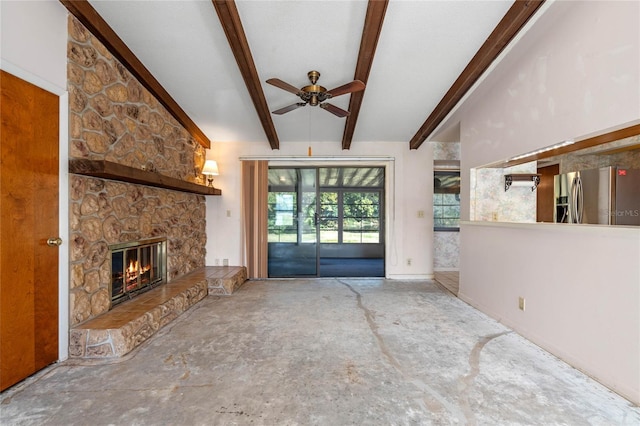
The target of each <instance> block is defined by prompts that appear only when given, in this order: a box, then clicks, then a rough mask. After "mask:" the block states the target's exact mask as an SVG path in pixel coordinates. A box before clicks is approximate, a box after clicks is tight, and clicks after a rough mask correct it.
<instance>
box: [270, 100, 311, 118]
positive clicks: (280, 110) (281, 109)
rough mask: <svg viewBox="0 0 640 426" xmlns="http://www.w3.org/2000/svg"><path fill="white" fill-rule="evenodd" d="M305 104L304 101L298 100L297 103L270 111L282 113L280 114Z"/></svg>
mask: <svg viewBox="0 0 640 426" xmlns="http://www.w3.org/2000/svg"><path fill="white" fill-rule="evenodd" d="M305 105H306V103H304V102H298V103H297V104H293V105H289V106H286V107H284V108H280V109H277V110H275V111H271V113H272V114H278V115H282V114H286V113H287V112H289V111H293V110H294V109H298V108H300V107H303V106H305Z"/></svg>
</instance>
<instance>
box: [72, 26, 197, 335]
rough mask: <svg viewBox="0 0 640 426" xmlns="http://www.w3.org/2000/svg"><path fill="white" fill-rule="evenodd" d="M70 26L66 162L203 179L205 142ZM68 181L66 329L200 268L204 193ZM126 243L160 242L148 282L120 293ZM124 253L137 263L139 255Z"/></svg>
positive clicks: (91, 179)
mask: <svg viewBox="0 0 640 426" xmlns="http://www.w3.org/2000/svg"><path fill="white" fill-rule="evenodd" d="M68 30H69V41H68V49H67V57H68V64H67V75H68V90H69V137H70V141H69V147H70V148H69V149H70V151H69V157H70V160H71V161H77V160H86V161H106V162H109V163H111V164H117V165H121V166H126V167H128V168H130V169H135V170H139V171H145V172H146V173H151V174H157V175H159V176H162V178H163V179H165V178H170V179H174V180H178V181H181V182H189V183H191V184H198V185H203V184H204V180H203V178H202V175H201V174H200V170H202V166H203V164H204V158H205V151H204V148H203V147H202V146H200V145H199V144H198V143H197V142H196V141H195V140H194V139H193V137H192V136H191V135H190V134H189V132H188V131H187V130H186V129H185V128H184V127H182V126H181V125H180V123H178V122H177V121H176V119H175V118H174V117H173V116H172V115H171V114H170V113H169V112H168V111H167V110H166V109H165V108H164V107H163V106H162V105H161V104H160V103H159V102H158V100H157V99H156V98H154V97H153V96H152V95H151V93H150V92H149V91H148V90H146V89H145V88H144V87H143V86H142V85H141V84H140V82H138V80H137V79H136V78H135V77H134V76H133V75H132V74H131V73H129V71H127V69H126V68H125V67H124V66H123V65H122V64H121V63H120V62H118V60H117V59H116V58H115V57H114V56H113V55H112V54H111V53H110V52H109V51H108V50H107V49H106V48H105V47H104V45H102V44H101V43H100V41H98V39H97V38H96V37H94V36H93V35H92V34H91V33H90V32H89V31H88V30H87V29H86V28H85V27H84V26H83V25H82V24H81V23H80V22H79V21H78V20H76V19H75V18H74V17H73V16H70V17H69V27H68ZM69 186H70V187H69V198H70V206H69V218H70V219H69V220H70V223H69V229H70V265H69V266H70V297H69V309H70V318H69V319H70V325H71V327H76V326H79V325H80V324H83V323H86V322H88V321H90V320H92V319H95V318H97V317H99V316H101V315H102V314H104V313H106V312H108V311H109V310H110V308H111V307H112V306H113V305H114V304H118V303H119V302H122V301H125V300H128V299H129V296H130V295H135V294H136V293H137V292H141V291H143V289H145V288H147V287H153V286H157V285H158V283H159V282H160V281H158V279H159V278H160V277H162V278H163V279H162V281H163V282H166V283H171V282H172V281H173V280H176V279H178V278H180V277H182V276H184V275H187V274H189V273H190V272H192V271H194V270H196V269H198V268H201V267H203V266H204V263H205V261H204V259H205V245H206V230H205V228H206V223H205V217H206V212H205V210H206V207H205V197H204V196H203V195H199V194H197V193H191V192H184V191H180V190H172V189H166V188H159V187H153V186H148V185H145V184H138V183H132V182H123V181H118V180H113V179H108V178H102V177H100V176H86V175H81V174H76V173H75V172H72V174H70V176H69ZM134 241H137V242H143V245H144V244H146V243H148V242H149V241H163V242H162V244H161V247H162V248H160V249H159V250H160V253H159V254H162V257H164V256H166V260H163V261H162V263H163V265H162V268H161V269H162V271H161V272H154V273H153V276H154V278H153V279H150V281H151V284H149V285H147V284H146V283H145V284H142V280H146V278H144V277H140V278H139V280H138V281H136V282H135V285H133V281H132V282H130V283H129V285H127V284H126V283H123V286H124V287H125V291H120V290H118V288H117V285H118V284H116V288H115V289H114V285H113V278H114V277H113V274H114V272H113V271H112V267H113V263H112V262H113V257H112V254H111V253H112V250H114V253H117V252H118V250H125V251H124V252H122V256H123V267H124V263H126V262H127V259H126V257H124V256H126V252H128V251H129V249H130V248H131V247H134V246H130V244H131V243H132V242H134ZM145 250H146V249H145ZM130 253H135V254H136V256H138V261H140V260H142V257H144V256H146V255H147V253H146V252H140V251H139V249H136V250H132V251H130ZM116 256H120V255H119V254H118V255H116ZM149 256H153V255H151V254H149ZM127 266H128V265H127ZM143 266H144V265H143ZM139 268H140V266H139ZM146 273H147V272H146V271H145V272H142V270H140V271H139V275H144V274H146ZM122 274H123V280H124V279H125V278H124V275H125V274H126V272H125V271H123V272H122ZM127 286H130V287H131V291H130V292H129V291H126V287H127ZM123 305H124V304H120V306H123ZM120 306H118V307H120Z"/></svg>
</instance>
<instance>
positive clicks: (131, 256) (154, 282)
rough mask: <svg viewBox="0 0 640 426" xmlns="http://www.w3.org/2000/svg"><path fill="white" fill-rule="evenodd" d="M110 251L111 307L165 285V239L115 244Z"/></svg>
mask: <svg viewBox="0 0 640 426" xmlns="http://www.w3.org/2000/svg"><path fill="white" fill-rule="evenodd" d="M109 251H110V252H111V283H110V285H109V294H110V295H111V307H114V306H115V305H117V304H118V303H121V302H124V301H126V300H131V299H133V298H134V297H135V296H137V295H138V294H141V293H144V292H145V291H148V290H151V289H152V288H154V287H157V286H159V285H161V284H164V283H165V282H166V280H167V268H166V258H167V240H166V238H160V239H150V240H144V241H133V242H127V243H122V244H115V245H111V246H109Z"/></svg>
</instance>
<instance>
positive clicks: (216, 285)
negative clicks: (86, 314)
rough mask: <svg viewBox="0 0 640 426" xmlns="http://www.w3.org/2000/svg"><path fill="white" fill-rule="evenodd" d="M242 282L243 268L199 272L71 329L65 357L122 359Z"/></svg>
mask: <svg viewBox="0 0 640 426" xmlns="http://www.w3.org/2000/svg"><path fill="white" fill-rule="evenodd" d="M246 279H247V270H246V268H245V267H243V266H205V267H203V268H199V269H197V270H195V271H193V272H191V273H189V274H187V275H184V276H182V277H180V278H177V279H174V280H173V281H171V282H170V283H167V284H164V285H161V286H160V287H157V288H155V289H153V290H149V291H148V292H146V293H144V294H141V295H139V296H138V297H136V298H135V299H133V300H130V301H128V302H124V303H122V304H120V305H118V306H116V307H114V308H113V309H111V310H110V311H109V312H106V313H104V314H102V315H100V316H99V317H97V318H94V319H92V320H89V321H87V322H85V323H83V324H80V325H77V326H76V327H74V328H72V329H71V330H70V336H69V356H70V357H73V358H116V357H121V356H124V355H126V354H127V353H129V352H131V351H132V350H133V349H135V348H136V347H138V346H139V345H140V344H141V343H142V342H144V341H145V340H147V339H148V338H149V337H151V336H153V335H154V334H155V333H156V332H157V331H158V330H160V329H161V328H163V327H164V326H166V325H167V324H169V323H170V322H171V321H173V320H174V319H176V318H177V317H178V316H179V315H180V314H182V313H183V312H185V311H187V310H188V309H189V308H190V307H192V306H194V305H195V304H196V303H198V302H199V301H201V300H202V299H204V298H205V297H206V296H207V295H208V294H212V295H230V294H232V293H233V292H234V291H236V290H237V289H238V288H239V287H240V286H241V285H242V284H243V283H244V282H245V281H246Z"/></svg>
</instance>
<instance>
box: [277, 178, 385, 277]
mask: <svg viewBox="0 0 640 426" xmlns="http://www.w3.org/2000/svg"><path fill="white" fill-rule="evenodd" d="M268 176H269V194H268V231H269V232H268V233H269V237H268V276H269V277H384V275H385V270H384V253H385V242H384V199H385V196H384V195H385V194H384V182H385V173H384V167H271V168H269V173H268Z"/></svg>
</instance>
